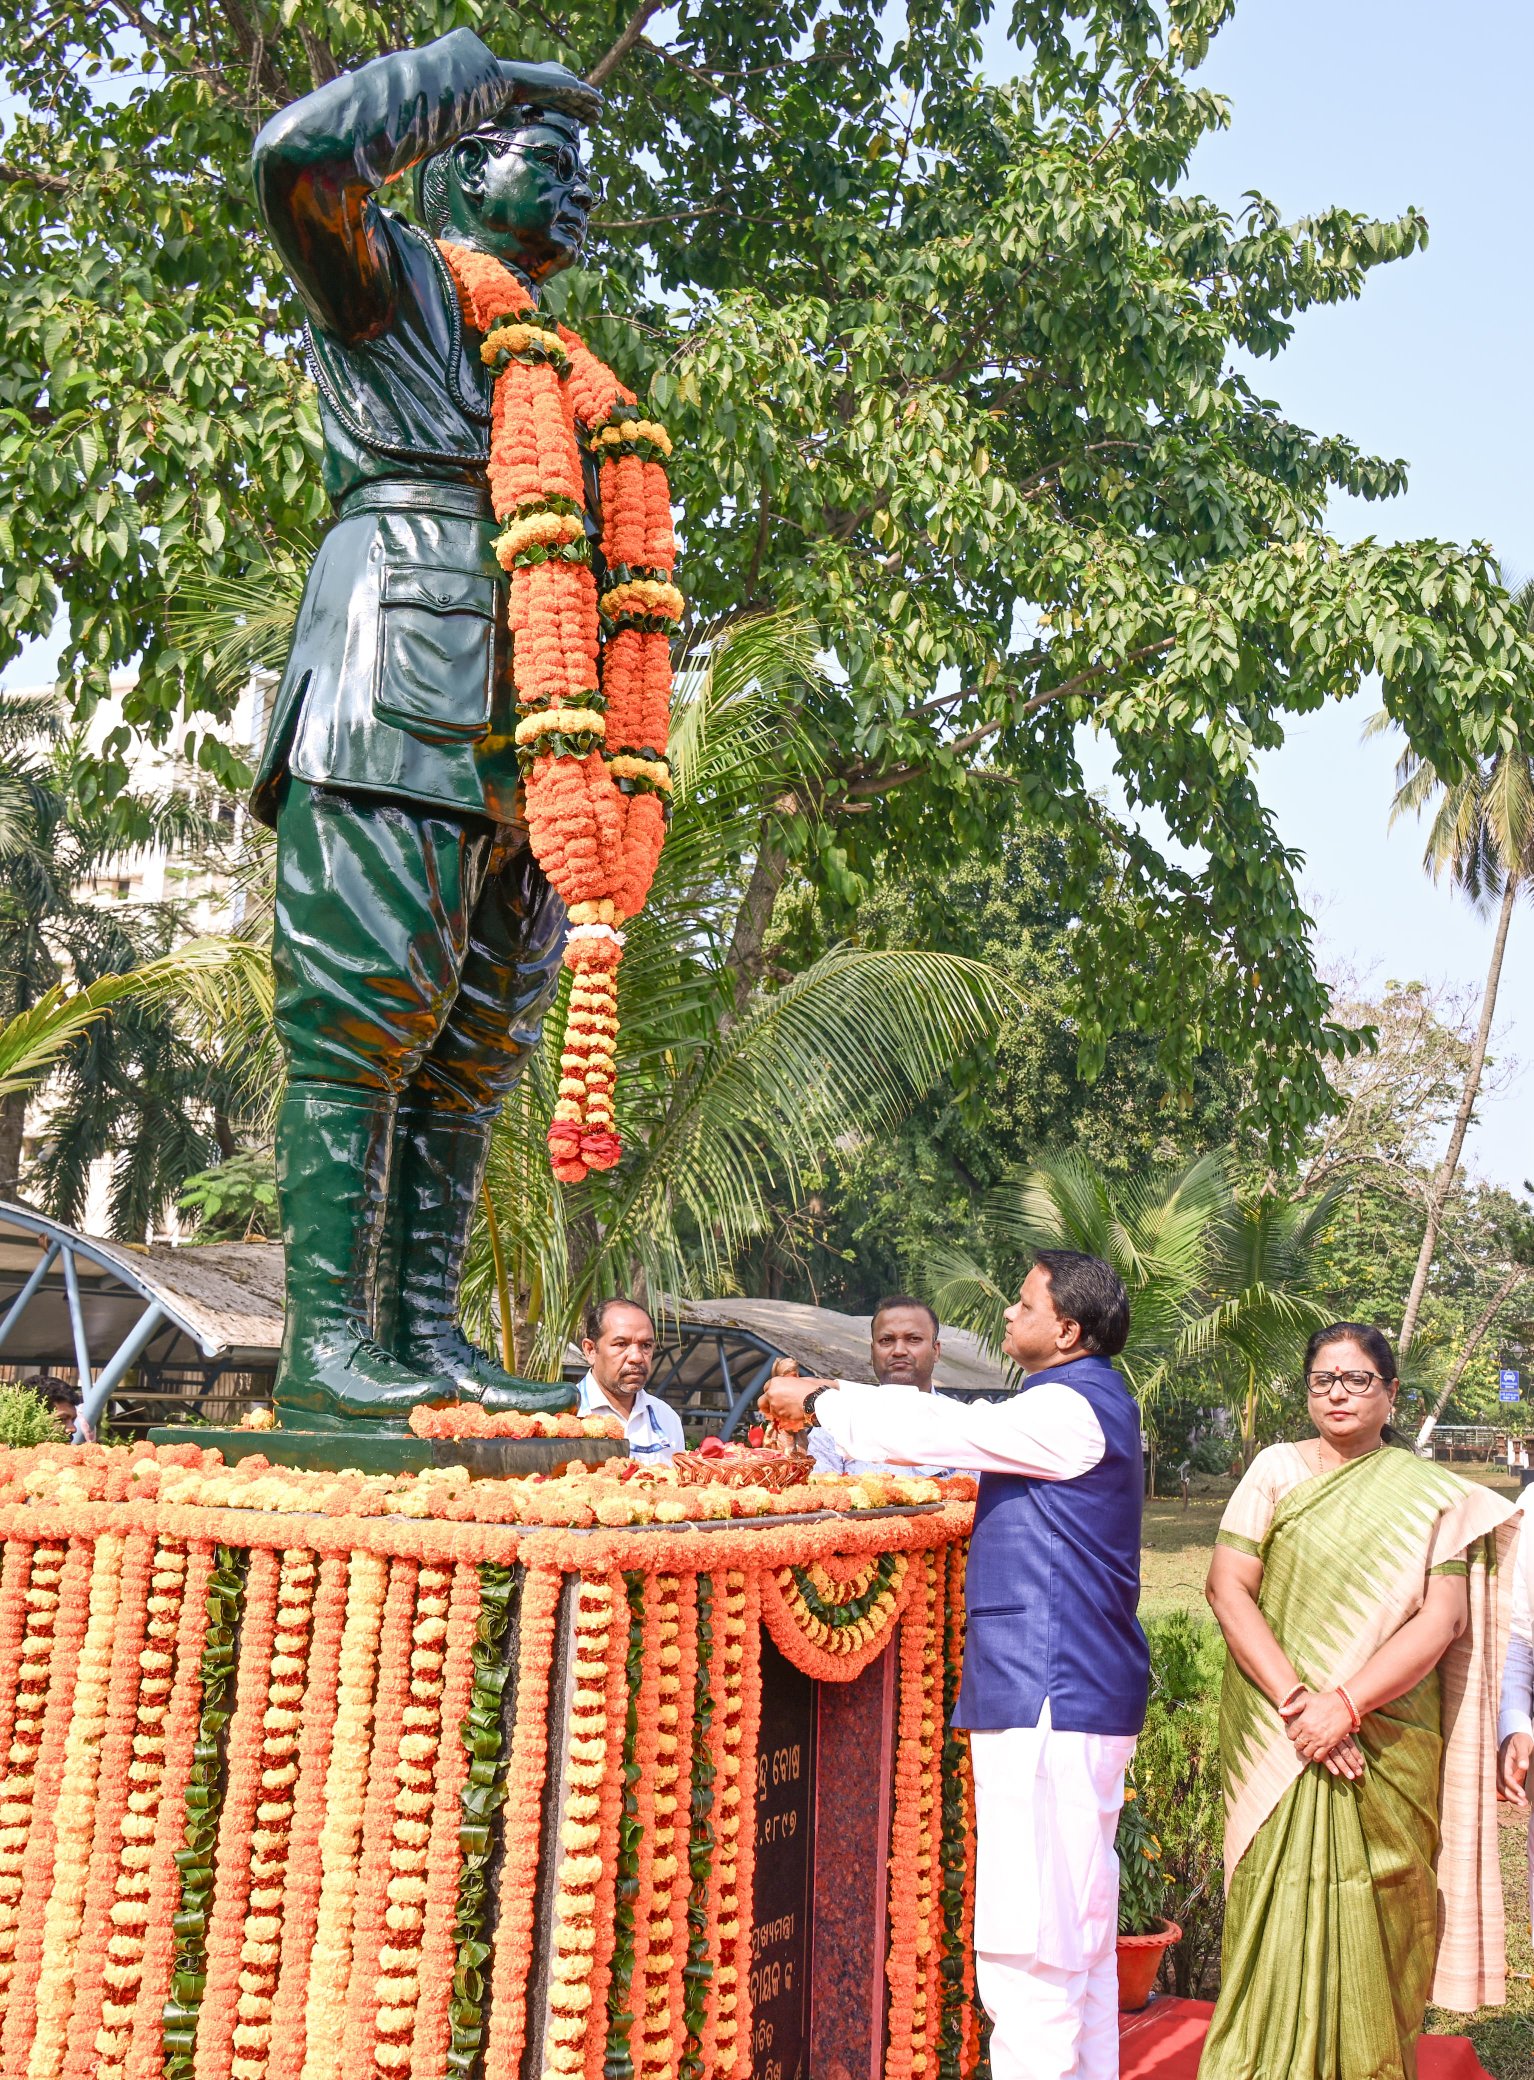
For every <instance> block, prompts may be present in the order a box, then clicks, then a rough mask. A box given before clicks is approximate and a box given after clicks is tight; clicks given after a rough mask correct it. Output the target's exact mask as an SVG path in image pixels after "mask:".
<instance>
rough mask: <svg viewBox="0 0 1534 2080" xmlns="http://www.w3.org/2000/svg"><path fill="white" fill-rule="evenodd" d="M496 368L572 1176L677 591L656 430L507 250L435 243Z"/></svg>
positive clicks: (662, 446) (639, 874)
mask: <svg viewBox="0 0 1534 2080" xmlns="http://www.w3.org/2000/svg"><path fill="white" fill-rule="evenodd" d="M441 252H442V255H443V258H444V259H445V260H446V262H447V265H448V267H449V269H450V270H451V272H452V274H453V278H454V280H455V281H456V283H457V285H458V293H459V298H460V301H461V303H462V305H463V312H464V317H465V319H466V321H467V323H468V324H469V325H470V327H472V328H473V330H475V331H476V332H479V333H481V334H482V335H483V340H482V343H481V346H480V355H481V358H482V360H483V361H484V363H485V365H486V367H487V368H490V369H491V370H493V371H494V374H495V392H494V399H493V403H492V408H491V432H490V499H491V504H492V506H493V508H494V510H495V515H496V518H497V519H498V520H501V521H502V522H504V523H505V524H504V528H503V531H502V533H501V535H500V538H499V540H498V541H497V543H496V554H497V556H498V557H499V559H500V562H501V564H502V566H503V568H504V569H505V570H507V571H508V572H509V573H510V578H511V602H510V623H511V629H512V635H513V639H514V648H513V657H512V669H513V674H514V677H515V681H516V689H517V702H518V708H519V720H518V722H517V726H516V741H517V750H518V757H519V760H520V762H521V765H522V770H523V774H524V777H525V783H526V790H527V824H528V836H529V839H530V841H531V844H532V848H533V851H534V854H535V855H536V857H537V859H538V861H539V863H540V865H541V866H542V867H543V869H544V872H545V873H546V874H547V875H548V877H549V879H550V881H551V882H552V883H553V885H554V887H555V888H556V889H557V890H558V892H559V894H560V895H561V896H563V898H564V900H565V902H566V904H567V906H568V908H569V913H570V926H571V929H570V936H569V941H568V943H567V945H566V948H565V964H566V966H567V967H569V968H570V969H571V970H572V976H573V980H572V985H571V990H570V999H569V1005H568V1009H567V1012H566V1023H565V1037H564V1046H563V1050H562V1053H561V1057H560V1082H559V1096H558V1100H557V1102H556V1104H555V1108H554V1118H553V1121H552V1123H551V1124H550V1127H549V1134H548V1141H549V1154H550V1158H551V1160H552V1164H553V1169H554V1174H555V1176H556V1177H558V1178H559V1179H561V1180H562V1181H563V1182H565V1183H578V1182H579V1181H580V1179H581V1178H583V1177H584V1176H586V1174H587V1172H588V1171H590V1170H610V1169H611V1168H612V1167H613V1165H614V1164H615V1163H616V1162H617V1160H618V1157H619V1155H620V1154H621V1152H622V1150H621V1146H620V1143H619V1140H618V1136H617V1132H616V1130H615V1127H614V1121H613V1087H614V1081H615V1066H614V1065H615V1058H616V1050H617V1036H618V1008H617V970H618V963H619V961H620V960H621V959H622V956H623V931H622V927H623V925H624V923H625V922H626V921H627V920H628V919H629V918H631V917H633V916H634V915H635V914H636V912H637V911H639V910H640V909H641V908H642V907H643V905H644V901H645V898H646V896H647V895H648V894H649V890H650V882H651V880H652V878H653V877H654V873H655V863H656V861H657V859H658V858H659V857H660V848H661V843H662V840H663V838H664V836H665V825H666V806H665V805H666V802H667V800H668V798H669V796H670V791H671V771H670V767H669V765H668V763H667V759H666V740H667V732H668V727H669V716H670V699H671V651H670V637H671V631H672V629H673V628H674V626H675V625H676V623H677V622H678V621H679V620H680V618H681V615H682V611H683V603H682V596H681V594H680V593H679V592H678V591H677V589H676V587H675V586H674V585H673V584H672V583H671V572H672V568H673V566H674V564H675V561H676V541H675V537H674V536H673V533H672V528H671V494H670V490H669V488H668V485H667V481H666V472H665V467H664V458H665V456H667V455H668V454H669V453H670V448H671V444H670V441H669V440H668V439H667V437H666V434H665V432H664V430H663V429H662V428H661V427H659V426H656V425H654V424H653V423H652V422H651V421H649V420H646V419H640V418H637V417H635V416H634V405H635V399H634V395H633V392H632V391H629V390H626V389H625V388H624V387H623V385H622V384H621V383H620V382H619V381H618V379H617V377H616V376H615V375H614V374H613V372H612V370H611V369H609V368H607V367H606V366H604V364H603V363H602V362H600V361H599V360H598V359H597V358H596V356H595V355H594V354H593V353H592V352H591V351H590V349H589V348H588V347H587V346H586V345H585V343H584V341H582V340H581V339H580V338H579V337H578V335H577V334H575V333H573V332H571V331H570V330H569V329H568V328H567V327H565V326H563V325H561V326H559V327H558V329H557V331H551V330H550V329H549V328H548V327H546V326H544V325H541V324H539V323H537V322H536V312H537V305H536V303H535V302H534V300H533V297H532V296H531V294H530V293H529V291H528V290H527V289H526V288H525V287H524V286H523V284H522V283H521V282H520V281H519V280H518V279H517V277H516V276H515V275H514V274H513V273H512V272H511V270H510V269H509V268H507V267H504V266H503V265H502V264H501V262H500V261H498V260H496V259H494V258H493V257H492V256H491V255H489V254H487V253H480V252H476V251H473V250H472V249H471V248H469V247H467V246H460V245H455V244H451V243H446V242H444V243H443V244H442V245H441ZM581 436H584V438H585V441H586V444H587V446H588V448H589V449H590V452H591V454H592V456H593V458H594V459H595V462H596V466H597V469H598V473H599V490H600V505H601V537H600V543H599V549H600V554H601V559H602V563H603V566H604V567H605V570H606V575H607V583H606V590H605V591H604V592H603V593H602V595H601V597H600V598H598V594H597V584H596V577H595V574H594V573H593V570H592V568H591V553H590V549H589V546H588V542H587V535H586V525H585V514H586V491H585V472H584V469H583V467H582V460H581V450H580V438H581Z"/></svg>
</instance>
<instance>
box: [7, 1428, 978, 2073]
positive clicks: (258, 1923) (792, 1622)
mask: <svg viewBox="0 0 1534 2080" xmlns="http://www.w3.org/2000/svg"><path fill="white" fill-rule="evenodd" d="M613 1485H614V1486H618V1485H619V1483H618V1482H617V1478H616V1476H615V1477H614V1481H613ZM627 1485H632V1484H631V1483H629V1484H627ZM599 1486H600V1483H599V1482H597V1481H596V1479H595V1477H588V1476H587V1475H586V1474H585V1473H584V1472H583V1473H582V1474H580V1475H579V1476H576V1477H574V1478H572V1480H571V1481H570V1482H568V1483H566V1482H562V1481H554V1480H550V1481H545V1482H541V1483H540V1482H537V1481H515V1482H511V1481H487V1482H483V1483H479V1484H477V1486H471V1485H469V1484H468V1483H467V1482H465V1481H459V1480H456V1479H449V1478H444V1477H443V1476H442V1475H441V1474H437V1475H430V1476H428V1475H421V1476H417V1477H401V1478H399V1479H395V1480H386V1479H382V1478H381V1477H379V1478H378V1479H377V1480H375V1481H374V1482H372V1483H369V1482H368V1481H367V1480H365V1479H364V1478H363V1477H361V1476H351V1475H346V1476H335V1475H327V1474H319V1473H312V1474H311V1473H301V1472H293V1471H287V1470H283V1469H277V1468H268V1467H260V1466H256V1467H252V1466H251V1465H250V1462H245V1465H244V1466H243V1467H242V1468H235V1469H226V1468H222V1467H221V1466H219V1465H218V1464H217V1463H216V1462H215V1461H214V1460H213V1459H212V1457H211V1455H204V1454H200V1453H198V1452H196V1451H194V1450H191V1449H189V1448H172V1449H170V1450H163V1451H159V1452H157V1451H155V1450H154V1449H153V1448H150V1447H147V1446H146V1447H139V1448H134V1449H131V1450H130V1449H115V1450H113V1449H103V1448H99V1447H87V1448H83V1449H73V1450H71V1449H69V1448H63V1447H43V1448H38V1449H36V1450H32V1451H27V1452H3V1451H0V1539H3V1540H4V1563H3V1567H0V1724H3V1725H4V1726H5V1728H6V1729H8V1731H9V1734H10V1742H9V1756H10V1770H9V1774H8V1775H7V1776H6V1777H5V1778H4V1779H3V1782H0V2046H3V2070H4V2071H5V2072H6V2073H8V2074H9V2073H15V2074H18V2075H20V2074H26V2075H28V2080H55V2076H58V2080H63V2076H72V2075H75V2074H79V2075H81V2076H87V2075H92V2076H93V2075H97V2074H102V2075H106V2074H110V2075H114V2076H121V2080H406V2076H411V2075H418V2076H426V2075H430V2076H433V2080H441V2076H444V2075H450V2076H452V2080H520V2076H521V2075H523V2074H525V2073H528V2072H531V2073H533V2074H534V2075H538V2076H541V2080H748V2076H749V2074H750V2072H751V2068H752V2051H751V2045H752V2015H751V1971H750V1966H751V1959H752V1948H751V1940H752V1904H751V1903H752V1886H753V1858H754V1854H755V1841H754V1828H755V1801H756V1784H757V1746H758V1736H759V1731H760V1726H761V1652H762V1640H763V1637H764V1634H765V1635H766V1636H768V1637H770V1638H771V1639H772V1640H773V1641H774V1642H775V1643H776V1645H777V1646H778V1648H779V1650H780V1651H781V1652H782V1653H783V1654H784V1655H785V1656H786V1657H787V1658H788V1659H789V1660H790V1661H792V1662H793V1663H794V1664H795V1665H796V1666H797V1667H798V1668H800V1669H801V1670H803V1671H804V1672H805V1673H807V1674H810V1675H813V1676H814V1677H816V1678H817V1679H818V1680H821V1681H825V1682H832V1683H838V1682H849V1681H853V1680H855V1679H856V1677H857V1676H858V1675H859V1674H860V1673H861V1672H862V1671H863V1670H864V1669H865V1668H867V1667H868V1665H869V1663H870V1661H871V1660H872V1659H873V1657H874V1656H876V1655H878V1654H879V1653H881V1652H883V1651H885V1650H886V1649H887V1648H889V1649H892V1650H893V1651H896V1652H897V1653H898V1663H899V1731H900V1741H899V1747H898V1758H897V1780H896V1789H895V1806H894V1822H893V1830H892V1838H891V1841H890V1843H889V1845H888V1847H889V1861H890V1871H891V1884H890V1892H889V1943H888V1952H887V1954H888V2013H887V2035H888V2050H887V2062H886V2067H885V2070H886V2073H887V2074H888V2075H890V2076H895V2075H907V2074H910V2075H925V2076H927V2080H936V2076H939V2075H941V2076H942V2080H964V2076H968V2075H970V2074H972V2073H973V2072H974V2071H975V2066H976V2059H977V2056H978V2053H979V2043H978V2032H977V2027H976V2011H975V2006H974V1996H973V1983H974V1982H973V1971H972V1964H971V1961H970V1956H969V1950H970V1921H971V1918H972V1890H971V1887H970V1886H969V1884H968V1882H967V1878H968V1862H969V1857H968V1850H969V1847H970V1843H971V1841H972V1834H971V1829H972V1800H971V1797H970V1791H969V1777H968V1757H967V1750H966V1748H965V1744H964V1743H963V1741H962V1740H955V1739H952V1738H951V1737H948V1738H945V1735H944V1721H945V1718H946V1708H947V1707H948V1706H949V1704H950V1703H951V1700H952V1693H953V1686H954V1682H955V1678H956V1669H957V1657H958V1653H959V1651H960V1647H961V1643H962V1575H963V1554H964V1548H965V1541H966V1539H967V1535H968V1531H969V1525H970V1519H971V1507H970V1504H969V1503H968V1501H967V1500H963V1499H960V1496H959V1492H958V1490H957V1489H954V1490H951V1491H950V1493H949V1495H948V1496H947V1497H946V1498H944V1499H940V1500H938V1501H936V1502H930V1501H929V1502H925V1503H924V1504H917V1505H909V1504H907V1505H904V1506H902V1505H899V1504H892V1503H890V1502H889V1501H888V1500H887V1499H886V1500H884V1501H882V1502H878V1501H875V1502H874V1503H873V1505H872V1506H870V1504H869V1500H868V1498H869V1497H870V1496H874V1497H878V1496H885V1497H887V1496H888V1494H890V1493H891V1492H893V1491H892V1490H889V1489H880V1488H874V1489H869V1488H866V1487H859V1488H857V1490H856V1492H857V1493H858V1495H860V1496H861V1497H862V1498H863V1501H862V1506H861V1507H859V1506H857V1505H855V1504H854V1503H853V1502H852V1501H851V1496H852V1493H853V1488H854V1484H847V1485H846V1487H845V1488H844V1490H842V1491H840V1492H841V1494H842V1500H843V1505H844V1510H845V1513H839V1514H834V1515H833V1514H813V1515H811V1514H805V1513H799V1515H798V1517H797V1520H796V1521H793V1522H784V1523H778V1522H774V1521H772V1517H771V1514H770V1513H769V1512H768V1511H767V1510H765V1509H763V1508H762V1507H761V1505H759V1504H758V1503H757V1502H755V1501H754V1500H753V1501H748V1502H747V1503H746V1505H745V1507H746V1509H747V1510H749V1511H759V1513H758V1514H755V1515H747V1516H744V1517H741V1518H740V1519H739V1520H738V1521H732V1522H723V1521H720V1519H719V1515H718V1514H715V1513H714V1512H716V1511H717V1510H718V1509H719V1505H718V1504H717V1501H715V1500H712V1499H711V1500H710V1504H709V1508H710V1516H709V1517H708V1518H706V1519H705V1521H707V1522H708V1525H709V1528H707V1529H706V1530H705V1529H699V1528H697V1527H696V1523H695V1522H694V1521H691V1520H689V1521H683V1522H681V1523H672V1522H664V1521H660V1522H657V1521H655V1518H654V1514H653V1510H652V1511H651V1514H650V1517H649V1520H648V1521H642V1522H639V1523H635V1524H632V1525H626V1524H621V1523H620V1524H616V1525H609V1524H606V1523H604V1522H602V1521H601V1517H602V1514H603V1513H604V1503H603V1498H602V1496H601V1494H600V1493H598V1492H597V1490H598V1488H599ZM537 1488H541V1489H542V1490H543V1491H544V1495H545V1498H546V1502H545V1505H544V1506H545V1507H546V1508H547V1509H548V1510H550V1511H552V1512H553V1514H555V1515H556V1516H559V1515H564V1516H566V1517H569V1516H571V1515H572V1514H575V1513H579V1514H581V1515H582V1516H583V1518H584V1522H583V1523H582V1524H581V1525H580V1526H579V1527H571V1526H569V1525H561V1524H557V1523H556V1524H552V1525H551V1524H539V1523H537V1522H528V1521H526V1516H525V1514H524V1513H528V1512H532V1513H536V1512H535V1510H534V1504H533V1502H532V1501H531V1500H530V1497H529V1494H528V1493H526V1492H520V1491H525V1490H533V1489H537ZM497 1490H498V1491H501V1492H500V1493H499V1494H496V1493H493V1492H491V1491H497ZM513 1490H515V1491H519V1492H516V1493H513V1492H511V1491H513ZM674 1492H676V1493H677V1494H678V1495H679V1496H680V1498H681V1499H682V1501H683V1504H684V1506H687V1507H692V1506H693V1503H692V1499H691V1498H692V1496H693V1495H694V1494H697V1495H699V1496H700V1498H701V1493H702V1491H688V1490H685V1489H682V1490H677V1491H674ZM824 1492H825V1493H826V1494H828V1495H831V1494H836V1493H837V1492H838V1491H837V1490H834V1489H829V1488H828V1489H827V1490H825V1491H824ZM910 1492H913V1493H918V1494H922V1495H926V1494H928V1493H937V1492H938V1491H937V1490H935V1489H933V1488H932V1487H931V1484H912V1485H911V1487H910ZM233 1503H237V1504H238V1506H230V1505H231V1504H233ZM734 1506H735V1503H734V1500H733V1499H732V1500H731V1501H730V1502H727V1503H726V1504H725V1505H724V1507H727V1508H729V1507H734ZM508 1519H509V1521H508ZM897 1642H898V1645H897Z"/></svg>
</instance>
